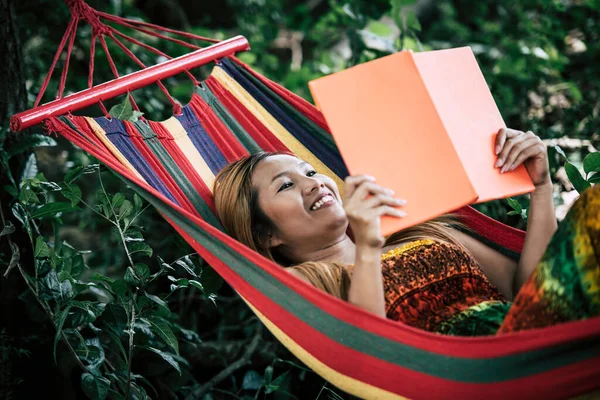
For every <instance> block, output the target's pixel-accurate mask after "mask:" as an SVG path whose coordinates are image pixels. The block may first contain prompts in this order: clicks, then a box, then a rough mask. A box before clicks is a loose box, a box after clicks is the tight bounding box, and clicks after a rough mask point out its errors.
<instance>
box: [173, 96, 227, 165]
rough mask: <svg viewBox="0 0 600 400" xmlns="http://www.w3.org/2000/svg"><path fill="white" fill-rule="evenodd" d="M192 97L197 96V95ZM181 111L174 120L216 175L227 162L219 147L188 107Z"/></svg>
mask: <svg viewBox="0 0 600 400" xmlns="http://www.w3.org/2000/svg"><path fill="white" fill-rule="evenodd" d="M194 95H195V96H197V94H194ZM182 111H183V112H182V114H181V115H176V116H175V118H177V120H178V121H179V123H180V124H181V125H182V126H183V129H185V131H186V132H187V135H188V137H189V138H190V140H191V141H192V143H193V144H194V147H196V150H198V152H199V153H200V155H201V156H202V158H203V159H204V161H205V162H206V164H207V165H208V168H210V170H211V171H212V173H213V174H214V175H217V174H218V173H219V171H220V170H222V169H223V168H224V167H225V166H226V165H227V164H229V162H227V159H226V158H225V156H224V155H223V153H222V152H221V150H220V149H219V147H218V146H217V145H216V144H215V143H214V142H213V140H212V139H211V137H210V136H209V135H208V133H206V130H205V129H204V127H203V126H202V124H201V123H200V120H199V119H198V117H196V114H195V113H194V111H192V110H191V108H190V107H189V106H185V107H183V109H182Z"/></svg>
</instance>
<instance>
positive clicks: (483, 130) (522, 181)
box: [413, 47, 534, 202]
mask: <svg viewBox="0 0 600 400" xmlns="http://www.w3.org/2000/svg"><path fill="white" fill-rule="evenodd" d="M413 57H414V60H415V63H416V65H417V69H418V70H419V73H420V75H421V77H422V78H423V81H424V83H425V86H426V87H427V91H428V93H429V95H430V96H431V99H432V100H433V103H434V104H435V108H436V110H437V112H438V114H439V116H440V118H441V120H442V122H443V124H444V127H445V129H446V130H447V132H448V135H449V137H450V139H451V140H452V143H453V144H454V147H455V149H456V151H457V152H458V154H459V157H460V159H461V161H462V163H463V165H464V167H465V170H466V171H467V174H468V175H469V178H470V180H471V183H472V185H473V186H474V188H475V191H476V192H477V194H478V195H479V199H478V200H477V202H485V201H489V200H492V199H499V198H505V197H510V196H514V195H518V194H523V193H527V192H531V191H533V189H534V187H533V184H532V183H531V180H530V179H529V175H528V174H527V171H526V169H525V167H524V166H520V167H518V168H516V169H515V170H514V171H511V172H506V173H504V174H501V173H500V170H499V169H498V168H494V164H495V163H496V159H497V156H496V154H495V153H494V143H495V138H496V134H497V132H498V130H499V129H500V128H504V127H506V126H505V124H504V121H503V120H502V115H501V114H500V111H498V107H497V106H496V103H495V102H494V98H493V97H492V94H491V93H490V90H489V89H488V86H487V83H486V81H485V78H484V77H483V74H482V73H481V70H480V69H479V65H478V64H477V60H476V59H475V56H474V55H473V52H472V51H471V48H470V47H461V48H457V49H448V50H438V51H428V52H422V53H415V54H414V55H413ZM516 128H518V127H516Z"/></svg>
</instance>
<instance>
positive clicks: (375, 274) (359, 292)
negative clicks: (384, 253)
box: [348, 248, 385, 317]
mask: <svg viewBox="0 0 600 400" xmlns="http://www.w3.org/2000/svg"><path fill="white" fill-rule="evenodd" d="M348 302H350V303H351V304H354V305H356V306H359V307H361V308H363V309H365V310H367V311H370V312H372V313H374V314H377V315H379V316H381V317H385V298H384V294H383V279H382V275H381V251H380V250H379V249H376V248H375V249H374V248H364V249H361V248H357V249H356V258H355V260H354V271H353V272H352V281H351V283H350V289H349V290H348Z"/></svg>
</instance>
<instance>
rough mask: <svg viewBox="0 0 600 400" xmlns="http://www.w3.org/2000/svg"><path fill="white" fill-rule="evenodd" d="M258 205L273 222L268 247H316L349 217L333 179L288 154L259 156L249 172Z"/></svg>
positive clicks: (326, 241) (341, 231) (329, 240)
mask: <svg viewBox="0 0 600 400" xmlns="http://www.w3.org/2000/svg"><path fill="white" fill-rule="evenodd" d="M252 186H253V187H254V188H255V189H256V190H257V192H258V205H259V207H260V209H261V210H262V211H263V213H264V214H265V215H266V216H267V218H269V220H271V222H272V223H273V224H274V225H275V228H276V229H275V232H274V233H273V238H272V240H271V243H270V247H277V246H280V245H281V246H282V248H281V249H282V251H284V252H285V250H286V248H287V250H288V252H289V250H293V251H298V250H304V249H305V250H309V251H312V250H318V249H321V248H324V247H327V246H328V245H330V244H331V243H332V242H334V241H335V240H337V239H339V238H340V237H341V236H343V235H344V234H345V232H346V228H347V226H348V218H347V216H346V213H345V211H344V208H343V206H342V201H341V198H340V193H339V191H338V188H337V186H336V184H335V182H334V181H333V180H332V179H330V178H328V177H327V176H325V175H322V174H319V173H318V171H315V170H314V169H313V167H312V166H311V165H310V164H308V163H306V162H304V161H302V160H300V159H298V158H296V157H293V156H289V155H273V156H269V157H267V158H265V159H264V160H262V161H261V162H260V163H259V164H258V165H257V166H256V167H255V169H254V172H253V174H252Z"/></svg>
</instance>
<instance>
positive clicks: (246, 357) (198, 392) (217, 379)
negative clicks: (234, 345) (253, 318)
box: [185, 323, 263, 400]
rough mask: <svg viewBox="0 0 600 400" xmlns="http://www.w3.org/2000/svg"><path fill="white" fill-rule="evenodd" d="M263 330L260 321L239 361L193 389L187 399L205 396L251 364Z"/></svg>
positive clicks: (192, 399)
mask: <svg viewBox="0 0 600 400" xmlns="http://www.w3.org/2000/svg"><path fill="white" fill-rule="evenodd" d="M262 332H263V325H262V324H261V323H259V324H257V327H256V332H255V333H254V337H253V338H252V341H251V342H250V345H249V346H248V347H247V348H246V351H245V352H244V354H243V355H242V357H241V358H240V359H238V360H237V361H235V362H234V363H232V364H230V365H229V366H228V367H227V368H225V369H224V370H223V371H221V372H219V373H218V374H217V375H215V376H214V377H213V378H212V379H211V380H209V381H208V382H206V383H205V384H204V385H202V386H200V387H199V388H197V389H195V390H194V391H192V393H190V394H189V395H188V396H187V397H186V398H185V399H186V400H194V399H200V398H202V396H204V395H205V394H206V393H207V392H208V391H210V390H211V389H212V388H213V387H214V386H216V385H218V384H219V383H221V382H222V381H223V380H225V379H226V378H227V377H229V376H230V375H231V374H233V373H234V372H235V371H237V370H238V369H240V368H242V367H243V366H245V365H247V364H249V363H250V358H251V357H252V354H253V353H254V352H255V351H256V349H257V347H258V344H259V343H260V339H261V337H262Z"/></svg>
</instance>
